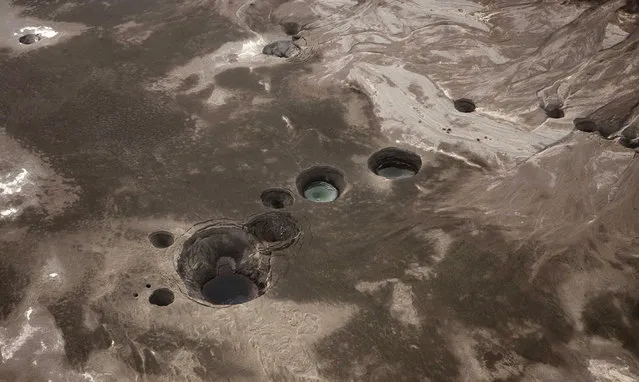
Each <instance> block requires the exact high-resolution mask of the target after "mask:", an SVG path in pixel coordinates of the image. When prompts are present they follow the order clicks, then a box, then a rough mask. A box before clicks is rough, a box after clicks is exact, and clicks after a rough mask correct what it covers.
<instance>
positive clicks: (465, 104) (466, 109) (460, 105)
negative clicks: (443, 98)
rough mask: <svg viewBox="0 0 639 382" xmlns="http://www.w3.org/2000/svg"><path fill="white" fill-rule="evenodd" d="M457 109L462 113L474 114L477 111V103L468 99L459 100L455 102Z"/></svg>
mask: <svg viewBox="0 0 639 382" xmlns="http://www.w3.org/2000/svg"><path fill="white" fill-rule="evenodd" d="M453 105H454V106H455V109H456V110H457V111H459V112H462V113H472V112H473V111H475V103H474V102H473V101H471V100H470V99H468V98H459V99H456V100H454V101H453Z"/></svg>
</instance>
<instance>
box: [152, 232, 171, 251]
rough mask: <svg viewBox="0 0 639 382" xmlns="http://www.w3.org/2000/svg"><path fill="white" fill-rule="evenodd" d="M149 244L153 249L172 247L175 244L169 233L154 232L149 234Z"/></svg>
mask: <svg viewBox="0 0 639 382" xmlns="http://www.w3.org/2000/svg"><path fill="white" fill-rule="evenodd" d="M149 242H151V245H153V246H154V247H155V248H160V249H163V248H168V247H170V246H172V245H173V243H175V237H174V236H173V234H172V233H171V232H169V231H164V230H160V231H154V232H151V233H150V234H149Z"/></svg>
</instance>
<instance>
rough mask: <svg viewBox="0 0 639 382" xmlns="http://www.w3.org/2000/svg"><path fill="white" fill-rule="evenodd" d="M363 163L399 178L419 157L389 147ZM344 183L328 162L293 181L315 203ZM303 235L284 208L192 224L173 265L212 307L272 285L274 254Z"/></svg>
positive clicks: (276, 199)
mask: <svg viewBox="0 0 639 382" xmlns="http://www.w3.org/2000/svg"><path fill="white" fill-rule="evenodd" d="M367 164H368V169H369V170H370V171H371V172H372V173H374V174H375V175H377V176H379V177H383V178H386V179H390V180H400V179H405V178H410V177H413V176H415V175H416V174H417V173H418V172H419V171H420V169H421V166H422V159H421V157H420V156H419V155H417V154H416V153H413V152H410V151H407V150H403V149H400V148H396V147H387V148H384V149H381V150H379V151H377V152H376V153H374V154H373V155H372V156H371V157H370V158H369V160H368V163H367ZM346 186H347V184H346V180H345V177H344V174H343V173H342V172H341V171H339V170H337V169H335V168H333V167H330V166H315V167H311V168H309V169H307V170H305V171H302V172H301V173H300V174H299V175H298V176H297V179H296V182H295V187H296V189H297V192H298V193H299V195H301V196H302V197H303V198H304V199H306V200H308V201H311V202H315V203H330V202H333V201H335V200H337V199H338V198H339V197H340V196H341V195H342V194H343V193H344V191H345V189H346ZM260 200H261V202H262V204H263V205H264V206H266V207H269V208H272V209H275V210H281V209H283V208H286V207H289V206H291V205H293V203H294V201H295V197H294V195H293V193H292V192H291V191H289V190H287V189H284V188H270V189H267V190H264V191H263V192H262V194H261V195H260ZM301 236H302V230H301V228H300V226H299V224H298V222H297V221H296V220H295V219H294V218H293V216H292V215H291V214H290V213H287V212H282V211H270V212H266V213H262V214H259V215H257V216H255V217H253V218H251V219H249V220H248V221H247V222H245V223H241V224H240V223H236V222H205V223H201V224H200V225H198V226H196V227H194V228H193V233H192V234H191V235H190V236H189V237H188V238H186V239H185V240H184V241H183V242H182V243H180V244H181V246H180V248H178V249H176V251H177V252H175V257H174V265H175V269H176V271H177V274H178V276H179V277H180V279H181V281H182V283H183V285H184V288H185V290H184V292H185V293H186V295H188V296H189V298H191V299H193V300H195V301H197V302H199V303H201V304H204V305H211V306H220V305H222V306H227V305H236V304H242V303H245V302H248V301H251V300H253V299H255V298H257V297H259V296H261V295H263V294H264V293H265V292H266V291H267V290H268V289H269V288H270V287H272V286H273V277H272V272H271V259H272V256H273V253H274V252H277V251H282V250H284V249H287V248H289V247H290V246H291V245H293V244H294V243H296V242H297V241H298V240H299V238H300V237H301ZM148 239H149V242H150V243H151V244H152V245H153V246H154V247H156V248H160V249H163V248H168V247H171V246H173V245H174V244H175V238H174V236H173V234H171V233H170V232H168V231H155V232H153V233H151V234H150V235H149V236H148ZM176 247H177V245H176ZM147 287H150V285H147ZM136 297H137V296H136ZM174 298H175V297H174V295H173V292H172V291H171V290H170V289H168V288H160V289H156V290H155V291H154V292H153V293H152V294H151V296H150V297H149V302H150V303H151V304H154V305H158V306H166V305H169V304H171V303H172V302H173V300H174Z"/></svg>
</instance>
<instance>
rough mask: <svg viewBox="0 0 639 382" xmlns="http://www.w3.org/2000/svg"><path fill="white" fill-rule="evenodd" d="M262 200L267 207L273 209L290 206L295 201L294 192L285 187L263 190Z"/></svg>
mask: <svg viewBox="0 0 639 382" xmlns="http://www.w3.org/2000/svg"><path fill="white" fill-rule="evenodd" d="M260 200H261V201H262V204H263V205H264V206H265V207H268V208H273V209H282V208H286V207H290V206H292V205H293V203H294V201H295V199H294V198H293V194H291V192H290V191H288V190H285V189H283V188H269V189H267V190H264V191H262V194H261V195H260Z"/></svg>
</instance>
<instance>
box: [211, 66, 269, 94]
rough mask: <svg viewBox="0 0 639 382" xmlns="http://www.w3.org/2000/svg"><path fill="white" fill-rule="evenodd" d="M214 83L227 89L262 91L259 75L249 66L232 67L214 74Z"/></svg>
mask: <svg viewBox="0 0 639 382" xmlns="http://www.w3.org/2000/svg"><path fill="white" fill-rule="evenodd" d="M215 83H216V84H217V85H219V86H222V87H225V88H228V89H241V90H250V91H262V90H264V88H263V87H262V85H260V76H258V75H257V74H256V73H255V72H253V71H251V70H250V69H249V68H243V67H242V68H232V69H228V70H225V71H223V72H222V73H220V74H218V75H216V76H215Z"/></svg>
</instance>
